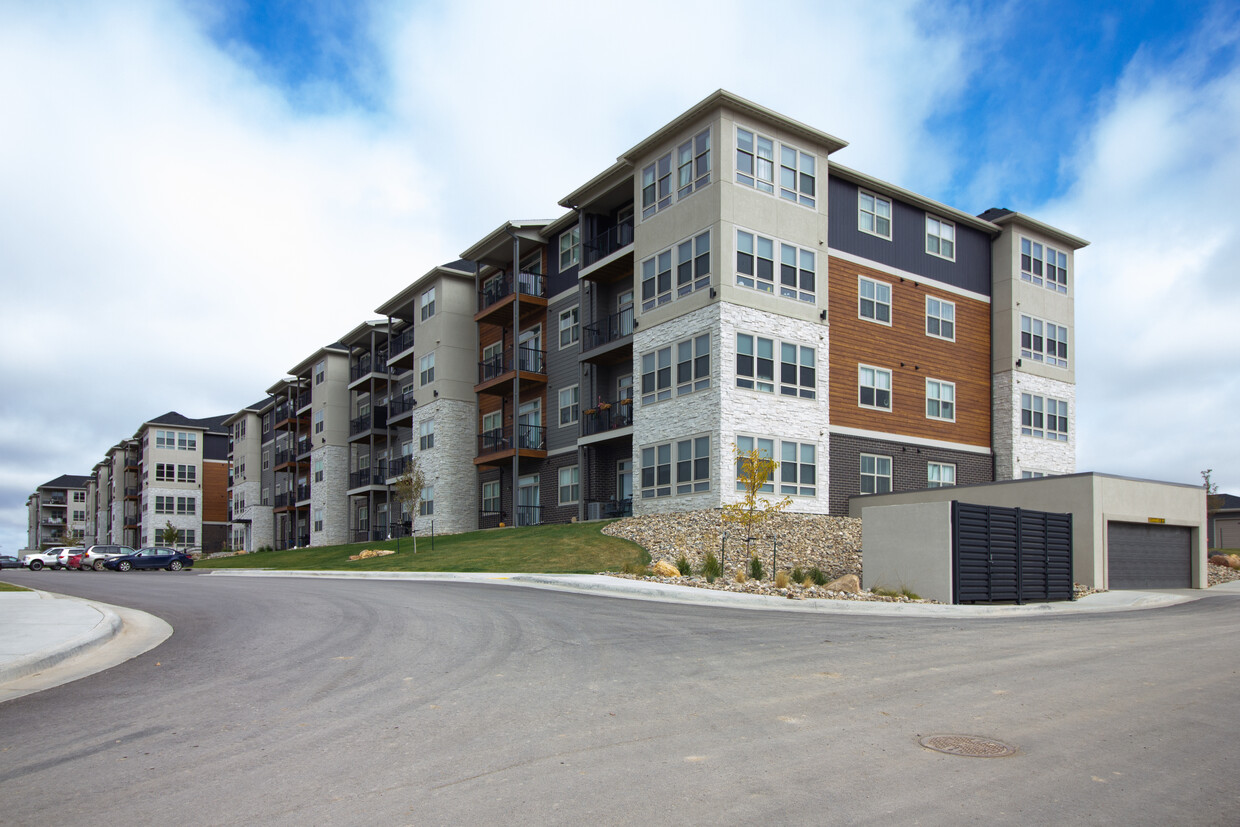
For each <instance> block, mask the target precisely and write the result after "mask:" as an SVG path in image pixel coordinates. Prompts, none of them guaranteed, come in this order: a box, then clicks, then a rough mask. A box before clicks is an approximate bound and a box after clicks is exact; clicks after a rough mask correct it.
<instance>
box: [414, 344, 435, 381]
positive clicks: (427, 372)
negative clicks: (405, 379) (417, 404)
mask: <svg viewBox="0 0 1240 827" xmlns="http://www.w3.org/2000/svg"><path fill="white" fill-rule="evenodd" d="M418 377H419V381H420V382H421V384H422V386H423V387H426V386H427V385H429V384H430V383H431V382H434V381H435V352H434V351H431V352H430V353H428V354H426V355H425V356H423V357H422V358H421V359H419V360H418Z"/></svg>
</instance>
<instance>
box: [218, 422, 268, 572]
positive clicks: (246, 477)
mask: <svg viewBox="0 0 1240 827" xmlns="http://www.w3.org/2000/svg"><path fill="white" fill-rule="evenodd" d="M274 407H275V402H274V400H272V399H270V398H266V399H263V400H262V401H260V402H256V403H254V404H253V405H249V406H247V407H245V408H242V409H241V410H240V411H237V413H235V414H233V415H232V416H230V417H228V418H227V419H225V420H224V427H225V428H227V429H229V443H228V444H229V450H228V467H229V473H228V521H229V524H230V532H229V539H228V543H229V545H230V547H231V548H233V549H240V550H244V551H253V550H254V549H255V548H258V547H259V546H261V545H270V544H271V543H272V542H273V539H274V534H273V527H272V525H273V524H272V519H273V511H272V506H271V481H270V479H269V478H270V477H271V475H272V471H271V464H272V449H271V445H270V441H271V440H270V434H271V418H270V416H267V417H266V418H264V414H269V413H270V411H271V410H273V409H274ZM264 425H266V430H264ZM256 540H257V542H255V541H256Z"/></svg>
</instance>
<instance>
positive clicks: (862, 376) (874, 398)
mask: <svg viewBox="0 0 1240 827" xmlns="http://www.w3.org/2000/svg"><path fill="white" fill-rule="evenodd" d="M857 386H858V391H859V392H858V397H857V404H859V405H860V406H861V407H863V408H876V409H878V410H883V411H889V410H891V371H889V370H884V369H883V368H872V367H869V366H867V365H858V366H857Z"/></svg>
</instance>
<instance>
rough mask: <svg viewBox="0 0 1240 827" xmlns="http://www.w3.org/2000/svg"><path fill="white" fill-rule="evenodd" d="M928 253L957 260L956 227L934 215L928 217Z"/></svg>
mask: <svg viewBox="0 0 1240 827" xmlns="http://www.w3.org/2000/svg"><path fill="white" fill-rule="evenodd" d="M926 252H927V253H930V254H931V255H934V256H939V257H940V258H946V259H950V260H951V261H955V260H956V225H955V224H953V223H952V222H950V221H944V220H943V219H941V218H935V217H934V216H933V215H927V216H926Z"/></svg>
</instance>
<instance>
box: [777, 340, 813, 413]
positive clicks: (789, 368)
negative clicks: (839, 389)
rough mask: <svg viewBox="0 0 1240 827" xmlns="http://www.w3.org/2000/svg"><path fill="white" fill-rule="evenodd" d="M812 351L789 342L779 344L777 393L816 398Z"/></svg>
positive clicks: (809, 348) (802, 397)
mask: <svg viewBox="0 0 1240 827" xmlns="http://www.w3.org/2000/svg"><path fill="white" fill-rule="evenodd" d="M815 377H816V371H815V369H814V349H813V348H812V347H805V346H804V345H794V344H792V343H791V342H780V344H779V393H780V394H781V395H782V396H798V397H800V398H801V399H813V398H814V397H815V396H817V384H816V381H815Z"/></svg>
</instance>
